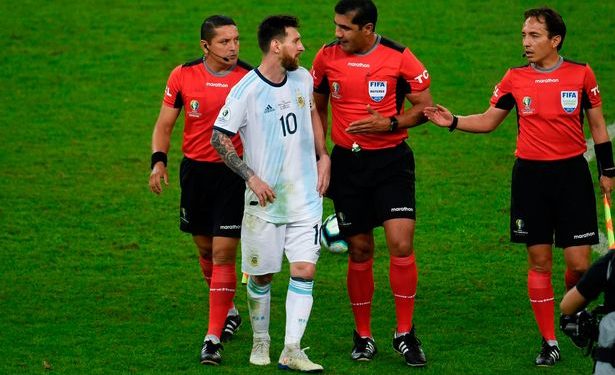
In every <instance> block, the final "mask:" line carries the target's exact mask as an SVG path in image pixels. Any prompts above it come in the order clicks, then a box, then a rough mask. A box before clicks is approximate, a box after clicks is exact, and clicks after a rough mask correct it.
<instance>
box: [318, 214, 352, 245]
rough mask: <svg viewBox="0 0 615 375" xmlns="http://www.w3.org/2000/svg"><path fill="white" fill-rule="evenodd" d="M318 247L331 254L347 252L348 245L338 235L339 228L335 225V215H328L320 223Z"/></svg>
mask: <svg viewBox="0 0 615 375" xmlns="http://www.w3.org/2000/svg"><path fill="white" fill-rule="evenodd" d="M320 245H321V246H322V247H324V248H325V249H327V250H329V251H330V252H332V253H345V252H347V251H348V243H347V242H346V241H345V240H344V237H343V236H342V235H341V234H340V227H339V226H338V225H337V216H335V214H331V215H329V216H328V217H327V218H326V219H325V221H323V222H322V228H320Z"/></svg>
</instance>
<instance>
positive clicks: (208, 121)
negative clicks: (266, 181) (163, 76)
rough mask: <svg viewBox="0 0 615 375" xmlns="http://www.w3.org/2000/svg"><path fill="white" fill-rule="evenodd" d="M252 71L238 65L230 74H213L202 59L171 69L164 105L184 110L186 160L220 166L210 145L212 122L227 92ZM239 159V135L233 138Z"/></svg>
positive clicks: (241, 151)
mask: <svg viewBox="0 0 615 375" xmlns="http://www.w3.org/2000/svg"><path fill="white" fill-rule="evenodd" d="M251 69H252V67H251V66H250V65H248V64H246V63H244V62H243V61H241V60H240V61H238V63H237V65H235V66H234V67H233V68H232V69H231V70H230V71H226V72H221V73H215V72H212V71H210V70H209V68H207V67H206V66H205V64H204V63H203V59H202V58H200V59H198V60H195V61H192V62H189V63H186V64H184V65H180V66H178V67H176V68H175V69H173V71H172V72H171V75H170V77H169V80H168V81H167V87H166V89H165V92H164V99H163V103H164V105H166V106H168V107H172V108H179V109H181V108H183V109H184V140H183V144H182V151H183V153H184V155H185V156H186V157H188V158H190V159H193V160H198V161H207V162H215V163H221V162H222V160H221V159H220V156H219V155H218V153H217V152H216V150H214V148H213V147H212V146H211V144H210V139H211V133H212V129H213V125H214V122H215V121H216V117H218V113H219V112H220V108H222V106H223V105H224V101H225V99H226V96H227V95H228V93H229V91H231V88H232V87H233V86H234V85H235V84H236V83H237V82H239V80H240V79H241V78H242V77H243V76H244V75H246V73H248V72H249V71H250V70H251ZM232 140H233V145H234V146H235V149H237V152H238V154H239V156H241V155H242V153H243V148H242V146H241V140H240V139H239V135H235V136H234V137H233V138H232Z"/></svg>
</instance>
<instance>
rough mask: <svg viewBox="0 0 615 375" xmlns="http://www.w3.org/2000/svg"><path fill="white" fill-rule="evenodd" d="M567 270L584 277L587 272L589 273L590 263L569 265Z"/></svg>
mask: <svg viewBox="0 0 615 375" xmlns="http://www.w3.org/2000/svg"><path fill="white" fill-rule="evenodd" d="M566 268H568V270H569V271H571V272H574V273H576V274H578V275H582V274H584V273H585V272H587V270H588V269H589V263H588V262H578V263H575V264H569V265H567V266H566Z"/></svg>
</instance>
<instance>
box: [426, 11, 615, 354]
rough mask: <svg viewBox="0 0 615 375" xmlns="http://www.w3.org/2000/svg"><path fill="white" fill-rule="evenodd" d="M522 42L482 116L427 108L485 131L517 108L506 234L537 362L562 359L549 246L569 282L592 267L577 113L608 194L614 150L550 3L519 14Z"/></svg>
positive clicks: (590, 200) (590, 85) (448, 121)
mask: <svg viewBox="0 0 615 375" xmlns="http://www.w3.org/2000/svg"><path fill="white" fill-rule="evenodd" d="M524 19H525V22H524V24H523V29H522V36H523V48H524V56H526V58H527V60H528V62H529V64H527V65H525V66H521V67H517V68H512V69H509V70H508V71H507V72H506V74H505V75H504V78H502V81H501V82H500V83H499V84H498V85H497V86H496V87H495V90H494V92H493V95H492V97H491V102H490V104H491V106H490V107H489V109H487V110H486V111H485V112H484V113H482V114H476V115H470V116H453V115H452V114H451V113H450V112H449V111H448V110H447V109H446V108H444V107H442V106H437V107H429V108H426V109H425V115H426V116H427V117H428V118H429V119H430V120H431V121H432V122H434V123H435V124H437V125H439V126H444V127H449V130H450V131H453V130H455V129H459V130H463V131H466V132H470V133H486V132H490V131H492V130H494V129H495V128H496V127H497V126H498V125H500V124H501V123H502V121H503V120H504V118H505V117H506V116H507V115H508V113H509V112H510V110H512V109H513V107H516V111H517V124H518V127H519V130H518V135H517V149H516V152H515V155H516V157H517V159H516V161H515V165H514V167H513V173H512V188H511V210H510V211H511V213H510V233H511V240H512V241H513V242H517V243H524V244H526V246H527V252H528V259H529V271H528V294H529V299H530V303H531V305H532V309H533V311H534V316H535V318H536V322H537V324H538V329H539V330H540V333H541V335H542V348H541V351H540V353H539V355H538V357H537V358H536V361H535V364H536V365H537V366H553V365H554V364H555V363H556V362H558V361H559V359H560V353H559V348H558V344H557V340H556V338H555V326H554V294H553V286H552V284H551V265H552V247H553V243H555V246H556V247H560V248H563V249H564V259H565V262H566V266H567V269H566V274H565V281H566V288H567V289H570V288H572V287H573V286H574V285H575V284H576V283H577V282H578V281H579V279H580V277H581V276H582V275H583V273H584V272H585V271H586V270H587V269H588V267H589V265H590V262H591V248H590V246H591V245H592V244H596V243H598V224H597V215H596V199H595V197H594V189H593V184H592V180H591V174H590V172H589V168H588V166H587V162H586V160H585V159H584V157H583V153H584V152H585V151H586V149H587V146H586V143H585V137H584V135H583V119H584V116H586V117H587V122H588V123H589V130H590V132H591V135H592V138H593V140H594V144H595V146H594V147H595V151H596V158H597V161H598V169H599V174H600V187H601V190H602V192H603V193H604V194H606V195H607V198H608V199H609V200H610V193H611V190H612V188H613V181H612V179H611V178H612V177H613V176H615V168H613V153H612V149H611V142H610V139H609V135H608V133H607V130H606V125H605V121H604V116H603V114H602V108H601V99H600V90H599V88H598V84H597V83H596V78H595V76H594V72H593V71H592V70H591V68H590V67H589V65H587V64H584V63H578V62H574V61H570V60H568V59H565V58H563V57H562V56H560V54H559V50H560V49H561V47H562V44H563V42H564V38H565V36H566V26H565V24H564V21H563V20H562V17H561V16H560V15H559V14H558V13H557V12H555V11H554V10H552V9H549V8H540V9H531V10H528V11H527V12H525V15H524Z"/></svg>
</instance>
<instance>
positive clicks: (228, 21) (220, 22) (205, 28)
mask: <svg viewBox="0 0 615 375" xmlns="http://www.w3.org/2000/svg"><path fill="white" fill-rule="evenodd" d="M228 25H233V26H237V25H236V24H235V21H233V19H232V18H231V17H227V16H221V15H217V14H216V15H213V16H209V17H207V18H205V20H204V21H203V24H202V25H201V40H206V41H207V42H209V43H211V40H212V39H213V37H214V36H216V29H217V28H218V27H221V26H228Z"/></svg>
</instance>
